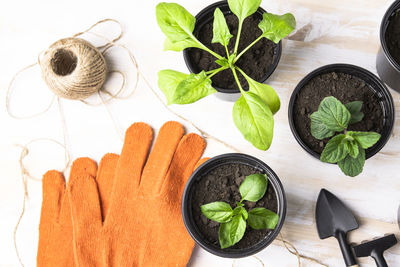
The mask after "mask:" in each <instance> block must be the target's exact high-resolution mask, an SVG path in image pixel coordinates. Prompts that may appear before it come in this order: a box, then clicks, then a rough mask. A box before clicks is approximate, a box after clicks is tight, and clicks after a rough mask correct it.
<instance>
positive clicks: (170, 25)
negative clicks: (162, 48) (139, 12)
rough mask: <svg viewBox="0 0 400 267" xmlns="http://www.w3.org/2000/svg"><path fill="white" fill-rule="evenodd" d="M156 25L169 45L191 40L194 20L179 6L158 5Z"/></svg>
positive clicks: (173, 4)
mask: <svg viewBox="0 0 400 267" xmlns="http://www.w3.org/2000/svg"><path fill="white" fill-rule="evenodd" d="M156 17H157V23H158V25H159V26H160V28H161V30H162V32H163V33H164V34H165V35H166V36H167V38H168V39H169V41H170V42H171V43H176V42H179V41H183V40H185V39H191V38H193V34H192V33H193V30H194V25H195V23H196V19H195V18H194V17H193V16H192V15H191V14H190V13H189V12H188V11H187V10H186V9H185V8H184V7H182V6H181V5H178V4H175V3H165V2H162V3H159V4H158V5H157V7H156Z"/></svg>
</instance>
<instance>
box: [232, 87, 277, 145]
mask: <svg viewBox="0 0 400 267" xmlns="http://www.w3.org/2000/svg"><path fill="white" fill-rule="evenodd" d="M232 116H233V121H234V122H235V125H236V127H237V128H238V129H239V131H240V132H241V133H242V134H243V136H244V138H245V139H246V140H247V141H249V142H250V143H252V144H253V146H255V147H256V148H258V149H261V150H267V149H268V148H269V147H270V146H271V143H272V137H273V134H274V118H273V114H272V112H271V109H270V108H269V106H268V105H267V104H266V103H265V102H264V101H263V100H262V99H261V98H260V97H259V96H258V95H256V94H254V93H253V92H242V96H241V97H240V98H239V99H238V100H237V101H236V103H235V104H234V106H233V112H232Z"/></svg>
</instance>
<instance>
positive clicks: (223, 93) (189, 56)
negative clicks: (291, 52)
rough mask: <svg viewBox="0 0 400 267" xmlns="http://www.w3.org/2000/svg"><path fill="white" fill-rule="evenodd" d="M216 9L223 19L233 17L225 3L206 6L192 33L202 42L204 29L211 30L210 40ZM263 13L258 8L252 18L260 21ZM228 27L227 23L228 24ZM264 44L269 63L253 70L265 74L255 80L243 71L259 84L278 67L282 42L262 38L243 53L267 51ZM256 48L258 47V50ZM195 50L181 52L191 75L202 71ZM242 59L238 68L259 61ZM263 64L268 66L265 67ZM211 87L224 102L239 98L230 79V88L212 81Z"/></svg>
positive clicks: (225, 72)
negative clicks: (262, 70) (194, 56)
mask: <svg viewBox="0 0 400 267" xmlns="http://www.w3.org/2000/svg"><path fill="white" fill-rule="evenodd" d="M216 8H219V9H220V10H221V11H222V12H223V14H224V15H225V17H226V16H228V15H233V13H232V12H231V10H230V9H229V6H228V3H227V1H219V2H216V3H214V4H212V5H209V6H207V7H206V8H204V9H203V10H202V11H200V13H198V14H197V15H196V17H195V18H196V24H195V28H194V31H193V34H194V35H195V36H196V37H197V38H198V39H200V41H203V42H204V40H202V38H201V36H199V35H200V33H201V32H202V30H203V29H205V28H208V29H209V30H210V29H211V33H210V34H207V36H206V38H207V39H212V27H211V28H210V23H211V25H212V23H213V20H214V11H215V9H216ZM265 12H266V11H265V10H264V9H262V8H261V7H260V8H258V10H257V12H256V13H255V14H253V15H252V16H255V17H256V18H258V19H260V20H261V19H262V14H263V13H265ZM249 19H250V18H246V20H249ZM246 20H245V23H246ZM228 26H229V23H228ZM254 28H256V29H257V31H259V29H258V26H257V25H256V26H254ZM231 34H232V35H233V36H234V37H235V36H236V33H235V32H233V31H232V30H231ZM260 34H261V31H260ZM258 36H259V35H257V36H254V39H252V41H254V40H255V39H256V38H257V37H258ZM243 38H244V37H243V31H242V36H241V40H240V41H241V42H242V40H243ZM234 39H235V38H232V39H231V42H230V45H229V46H228V47H233V44H234ZM209 41H210V40H209ZM265 44H269V46H270V47H272V51H269V52H271V57H270V62H268V63H266V62H259V63H258V64H263V65H264V66H258V67H257V68H254V70H255V69H258V71H259V70H260V69H265V70H266V71H265V73H262V74H261V75H258V76H260V77H258V78H255V77H253V75H252V74H251V73H247V72H246V70H245V69H243V70H244V71H245V72H246V73H247V75H249V76H250V77H251V78H253V79H255V80H257V81H258V82H260V83H263V82H265V81H266V80H267V79H268V78H269V77H270V76H271V74H272V73H273V72H274V71H275V69H276V67H277V66H278V63H279V60H280V57H281V54H282V42H279V43H278V44H274V43H273V42H272V41H269V40H267V39H266V38H263V39H262V40H260V41H259V42H258V43H257V44H256V45H255V46H254V47H252V48H251V49H250V50H249V51H247V52H246V53H245V54H248V53H252V52H254V51H253V49H255V50H257V49H258V50H263V49H267V48H266V47H267V45H265ZM205 45H206V46H208V47H209V48H210V49H211V50H214V51H215V49H213V48H216V47H218V46H220V47H219V49H223V46H222V45H220V44H207V43H205ZM246 46H247V45H246ZM256 46H258V48H257V47H256ZM240 47H241V43H239V50H238V53H240V51H241V50H240V49H241V48H240ZM196 50H199V49H198V48H187V49H185V50H184V51H183V57H184V60H185V63H186V66H187V67H188V69H189V71H190V72H191V73H199V72H201V71H202V70H203V69H202V68H201V67H200V66H199V64H198V63H196V61H195V60H194V58H193V53H195V51H196ZM230 52H231V51H230ZM256 52H257V51H256ZM264 52H265V51H261V52H260V53H261V55H262V54H263V53H264ZM266 52H268V51H266ZM220 55H221V56H224V57H226V53H223V51H222V50H221V53H220ZM244 57H245V56H244V55H243V57H242V58H240V59H239V60H238V62H237V64H238V66H240V65H241V64H243V62H244V61H248V60H260V59H258V58H259V56H254V57H253V58H251V59H250V58H244ZM207 60H208V61H214V60H216V58H214V57H212V58H208V59H207ZM265 64H268V66H265ZM214 67H215V68H217V67H218V66H217V65H215V66H214ZM229 72H231V70H229V69H228V70H224V71H222V72H221V73H219V74H217V75H216V76H215V77H213V78H216V77H217V76H218V75H220V76H224V78H226V77H228V76H230V75H231V74H230V73H229ZM238 76H239V80H240V81H241V83H242V87H243V88H244V89H245V90H247V89H248V85H247V83H245V82H244V78H243V77H242V75H241V74H240V73H238ZM231 78H233V76H232V77H230V79H231ZM213 87H214V88H215V89H216V90H217V91H218V93H216V96H217V97H219V98H222V99H224V100H228V101H229V100H230V101H234V100H236V99H237V98H238V97H239V96H240V91H239V89H238V88H237V86H236V82H235V81H234V80H233V79H232V84H231V88H226V87H225V88H224V87H222V86H218V85H216V84H215V82H214V81H213Z"/></svg>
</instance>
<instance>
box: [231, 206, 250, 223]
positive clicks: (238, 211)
mask: <svg viewBox="0 0 400 267" xmlns="http://www.w3.org/2000/svg"><path fill="white" fill-rule="evenodd" d="M238 214H241V215H242V216H243V218H244V219H245V220H247V218H248V217H249V214H248V213H247V210H246V209H245V208H243V206H238V207H236V208H235V209H234V210H233V216H236V215H238Z"/></svg>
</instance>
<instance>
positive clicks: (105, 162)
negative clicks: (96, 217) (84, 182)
mask: <svg viewBox="0 0 400 267" xmlns="http://www.w3.org/2000/svg"><path fill="white" fill-rule="evenodd" d="M118 159H119V155H117V154H113V153H108V154H106V155H104V156H103V158H102V159H101V161H100V164H99V170H98V173H97V178H96V181H97V187H98V190H99V195H100V205H101V213H102V214H103V221H104V218H105V217H106V216H107V213H108V208H109V205H110V199H111V192H112V187H113V182H114V176H115V169H116V167H117V163H118Z"/></svg>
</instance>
